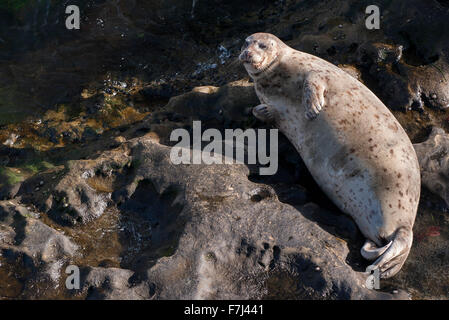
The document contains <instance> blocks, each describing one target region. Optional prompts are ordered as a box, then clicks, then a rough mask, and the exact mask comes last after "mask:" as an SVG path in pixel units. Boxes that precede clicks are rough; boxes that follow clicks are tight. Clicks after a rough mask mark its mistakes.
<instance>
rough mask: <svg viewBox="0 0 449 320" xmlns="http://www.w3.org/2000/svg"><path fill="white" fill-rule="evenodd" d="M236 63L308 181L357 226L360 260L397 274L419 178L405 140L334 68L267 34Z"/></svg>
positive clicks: (259, 109) (407, 244) (368, 95)
mask: <svg viewBox="0 0 449 320" xmlns="http://www.w3.org/2000/svg"><path fill="white" fill-rule="evenodd" d="M239 60H240V61H242V62H243V64H244V66H245V68H246V70H247V72H248V74H249V75H250V76H251V78H253V80H254V83H255V90H256V93H257V96H258V97H259V100H260V102H261V104H260V105H258V106H256V107H254V108H253V114H254V115H255V116H256V117H257V118H258V119H260V120H262V121H266V122H271V123H273V124H274V126H275V127H277V128H278V129H279V130H280V131H281V132H282V133H283V134H284V135H285V136H286V137H287V138H288V139H289V140H290V142H291V143H292V144H293V146H294V147H295V149H296V150H297V151H298V152H299V154H300V155H301V157H302V159H303V160H304V163H305V164H306V166H307V168H308V170H309V171H310V173H311V174H312V176H313V178H314V179H315V181H316V182H317V183H318V185H319V186H320V187H321V189H322V190H323V191H324V192H325V193H326V194H327V196H328V197H329V198H330V199H331V200H332V201H333V202H334V203H335V204H336V205H337V207H339V208H340V209H341V210H342V211H343V212H345V213H346V214H349V215H350V216H351V217H352V218H353V219H354V220H355V222H356V224H357V226H358V227H359V229H360V231H361V232H362V234H363V235H364V236H365V237H366V242H365V244H364V245H363V247H362V248H361V254H362V256H363V257H364V258H365V259H367V260H371V261H374V263H372V265H373V266H375V267H377V268H379V271H380V275H381V277H382V278H388V277H392V276H393V275H395V274H396V273H397V272H398V271H399V270H400V269H401V267H402V266H403V264H404V262H405V260H406V259H407V256H408V254H409V252H410V248H411V246H412V241H413V231H412V228H413V224H414V221H415V217H416V212H417V209H418V202H419V197H420V191H421V178H420V171H419V164H418V159H417V156H416V153H415V150H414V148H413V146H412V143H411V141H410V139H409V138H408V136H407V134H406V132H405V131H404V129H403V128H402V127H401V125H400V124H399V122H398V121H397V120H396V118H395V117H394V116H393V114H392V113H391V112H390V111H389V109H388V108H387V107H386V106H385V105H384V104H383V103H382V102H381V101H380V99H379V98H377V97H376V95H375V94H374V93H373V92H371V91H370V90H369V89H368V88H367V87H366V86H365V85H363V84H362V83H361V82H359V81H358V80H357V79H355V78H353V77H352V76H350V75H349V74H348V73H346V72H345V71H343V70H341V69H340V68H338V67H337V66H335V65H333V64H331V63H329V62H327V61H325V60H323V59H321V58H318V57H316V56H313V55H310V54H307V53H304V52H301V51H297V50H295V49H293V48H291V47H289V46H287V45H286V44H285V43H283V42H282V41H281V40H279V39H278V38H277V37H275V36H274V35H272V34H268V33H255V34H253V35H251V36H249V37H248V38H247V39H246V40H245V44H244V45H243V47H242V52H241V54H240V56H239Z"/></svg>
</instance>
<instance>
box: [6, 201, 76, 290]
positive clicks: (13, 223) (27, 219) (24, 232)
mask: <svg viewBox="0 0 449 320" xmlns="http://www.w3.org/2000/svg"><path fill="white" fill-rule="evenodd" d="M37 218H38V215H36V214H35V213H33V212H30V211H29V210H28V209H27V208H25V207H23V206H20V205H18V204H17V203H14V202H11V201H0V265H2V268H7V270H8V269H9V268H11V272H10V273H9V274H7V275H6V278H5V275H4V274H3V273H2V272H0V281H1V282H2V284H4V283H6V284H8V283H11V280H10V277H13V276H15V277H16V278H19V279H20V281H21V282H22V283H23V284H22V285H18V286H19V287H22V286H23V291H21V290H13V291H12V292H14V296H10V294H11V291H10V290H8V289H7V288H8V285H7V286H6V287H3V286H0V296H8V297H10V298H18V297H22V298H25V297H28V298H31V297H35V298H38V297H39V296H40V295H45V292H47V290H48V291H49V292H53V291H54V290H55V289H57V288H58V287H59V280H60V277H61V274H62V272H63V271H62V270H61V269H62V267H63V266H64V265H65V264H67V263H68V262H69V261H71V259H73V258H75V257H76V255H77V252H78V249H79V248H78V246H77V245H76V244H74V243H73V242H72V241H71V240H70V239H69V238H68V237H66V236H64V235H63V234H61V233H60V232H58V231H56V230H55V229H53V228H51V227H49V226H47V225H45V224H44V223H42V222H41V221H39V220H37ZM38 288H39V289H38Z"/></svg>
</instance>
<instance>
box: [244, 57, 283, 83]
mask: <svg viewBox="0 0 449 320" xmlns="http://www.w3.org/2000/svg"><path fill="white" fill-rule="evenodd" d="M279 60H280V55H279V54H277V55H276V56H275V57H274V59H273V60H272V61H271V62H270V63H269V64H268V65H267V66H265V67H263V68H262V69H260V70H258V71H257V72H250V73H249V75H250V76H251V78H253V79H260V78H262V77H264V76H267V75H268V74H270V73H271V72H272V71H273V70H274V69H275V68H276V66H277V65H278V64H279Z"/></svg>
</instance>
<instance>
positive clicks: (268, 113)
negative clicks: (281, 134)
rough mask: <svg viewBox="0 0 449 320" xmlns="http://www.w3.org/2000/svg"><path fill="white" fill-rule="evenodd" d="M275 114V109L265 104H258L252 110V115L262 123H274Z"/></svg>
mask: <svg viewBox="0 0 449 320" xmlns="http://www.w3.org/2000/svg"><path fill="white" fill-rule="evenodd" d="M276 113H277V111H276V109H274V108H273V107H271V106H269V105H267V104H259V105H258V106H256V107H254V108H253V115H254V116H255V117H256V118H257V119H259V120H260V121H263V122H274V121H275V119H276Z"/></svg>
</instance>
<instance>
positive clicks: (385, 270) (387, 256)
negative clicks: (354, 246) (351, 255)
mask: <svg viewBox="0 0 449 320" xmlns="http://www.w3.org/2000/svg"><path fill="white" fill-rule="evenodd" d="M412 242H413V232H412V230H411V229H408V228H405V227H401V228H399V229H398V230H396V233H395V235H394V237H393V239H392V241H391V242H390V243H389V244H387V245H386V246H385V247H387V248H385V247H382V248H378V249H373V248H371V247H369V245H367V243H365V245H364V246H363V248H362V255H363V256H364V257H365V254H366V253H368V254H367V256H370V254H369V253H370V252H371V253H374V252H381V251H382V250H383V249H384V248H385V250H383V251H382V253H381V254H380V256H379V258H378V259H377V260H376V261H374V263H373V265H374V266H377V267H378V268H379V271H380V277H381V278H384V279H385V278H390V277H392V276H394V275H395V274H396V273H398V272H399V270H401V268H402V265H403V264H404V262H405V260H406V259H407V256H408V254H409V252H410V248H411V247H412ZM365 247H366V248H365ZM373 256H374V254H372V255H371V257H373Z"/></svg>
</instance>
